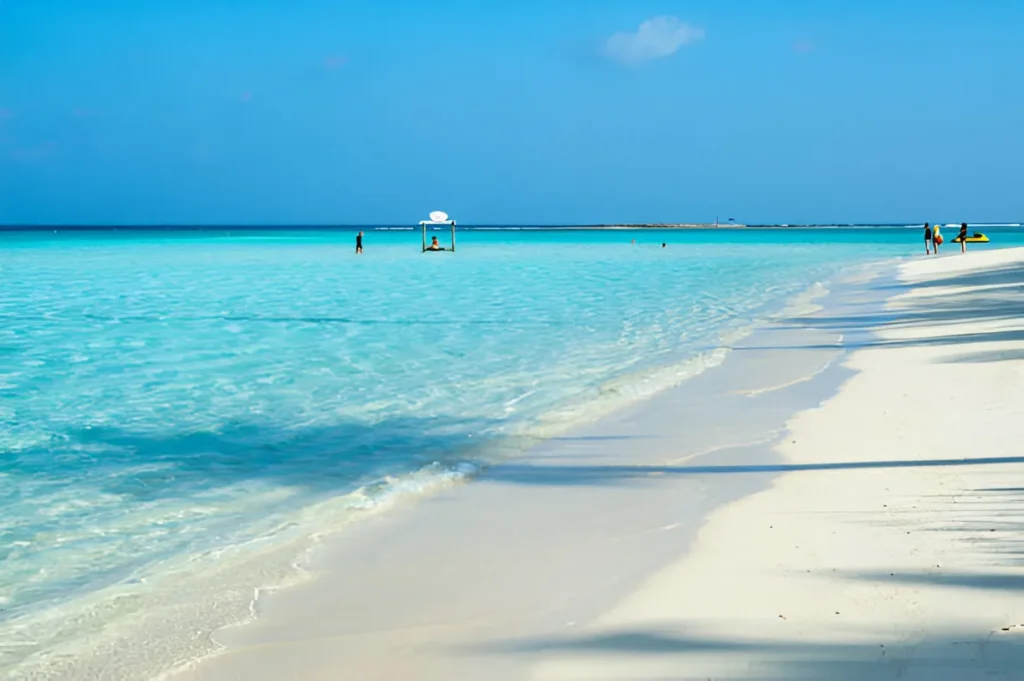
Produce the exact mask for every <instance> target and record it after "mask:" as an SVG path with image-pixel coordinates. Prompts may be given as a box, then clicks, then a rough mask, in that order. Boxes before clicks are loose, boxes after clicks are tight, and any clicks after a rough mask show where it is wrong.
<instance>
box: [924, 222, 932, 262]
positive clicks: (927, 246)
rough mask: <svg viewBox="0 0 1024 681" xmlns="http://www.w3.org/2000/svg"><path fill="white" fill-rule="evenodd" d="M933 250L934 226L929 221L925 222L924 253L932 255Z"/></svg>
mask: <svg viewBox="0 0 1024 681" xmlns="http://www.w3.org/2000/svg"><path fill="white" fill-rule="evenodd" d="M931 252H932V227H931V225H929V224H928V223H927V222H926V223H924V254H925V255H930V254H931Z"/></svg>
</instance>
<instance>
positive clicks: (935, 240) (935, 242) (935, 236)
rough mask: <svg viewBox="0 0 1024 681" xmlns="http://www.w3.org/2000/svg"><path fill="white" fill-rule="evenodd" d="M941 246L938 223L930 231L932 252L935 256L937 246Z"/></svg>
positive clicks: (940, 231)
mask: <svg viewBox="0 0 1024 681" xmlns="http://www.w3.org/2000/svg"><path fill="white" fill-rule="evenodd" d="M941 245H942V230H941V229H939V223H937V222H936V223H935V228H934V229H932V250H933V251H934V253H935V255H938V254H939V246H941Z"/></svg>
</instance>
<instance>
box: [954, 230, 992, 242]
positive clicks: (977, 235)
mask: <svg viewBox="0 0 1024 681" xmlns="http://www.w3.org/2000/svg"><path fill="white" fill-rule="evenodd" d="M960 241H961V239H960V237H956V238H954V239H953V243H955V244H958V243H960ZM963 241H966V242H967V243H969V244H987V243H988V237H987V236H985V235H984V234H982V233H981V232H975V233H974V234H973V235H971V236H969V237H967V238H966V239H964V240H963Z"/></svg>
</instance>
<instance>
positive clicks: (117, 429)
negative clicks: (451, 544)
mask: <svg viewBox="0 0 1024 681" xmlns="http://www.w3.org/2000/svg"><path fill="white" fill-rule="evenodd" d="M988 231H989V233H990V235H995V234H996V233H997V232H999V231H1000V230H988ZM1004 232H1005V233H1004V234H1002V236H1001V237H1000V239H999V243H1000V245H1009V244H1011V243H1013V244H1018V243H1019V244H1024V238H1022V237H1024V235H1021V234H1018V233H1017V232H1016V231H1015V230H1004ZM439 234H440V236H441V238H442V241H444V240H445V238H446V233H444V232H441V233H439ZM916 237H917V234H916V233H915V232H912V231H909V230H903V229H892V230H880V229H873V230H808V231H804V230H800V231H780V230H775V231H761V230H757V231H743V232H739V231H736V232H626V231H615V232H535V231H523V232H481V231H466V232H460V234H459V251H458V252H457V253H455V254H451V253H444V254H421V253H419V235H418V233H416V232H373V231H370V232H368V233H367V236H366V253H365V254H364V255H362V256H359V257H356V256H354V255H353V253H352V242H353V238H354V236H353V234H352V233H350V232H304V233H286V232H265V231H264V232H234V233H232V234H230V235H228V234H227V233H212V232H189V233H141V232H116V233H115V232H106V233H68V234H47V233H20V234H2V233H0V256H2V257H0V292H2V293H0V639H3V638H4V635H3V631H4V628H5V627H7V628H8V631H9V632H11V631H14V630H15V629H19V630H20V631H22V632H24V631H26V630H25V629H24V627H25V626H27V625H26V623H27V622H29V621H30V620H31V618H32V617H33V616H39V615H40V613H46V612H47V611H48V609H52V608H54V607H55V606H57V605H58V604H65V605H66V604H67V603H68V602H70V601H74V600H75V599H83V598H91V599H93V600H94V601H95V600H96V599H99V600H102V595H103V594H104V593H105V591H104V590H105V589H111V588H113V587H116V586H118V585H125V584H135V583H141V582H145V581H147V580H151V579H152V577H153V575H155V574H159V572H160V570H161V569H162V568H163V566H165V565H169V564H172V563H174V564H180V561H181V560H183V559H187V558H188V557H189V556H198V555H208V554H210V553H211V552H215V551H218V550H220V549H222V548H224V547H226V546H231V545H238V544H242V543H244V542H246V541H249V540H252V539H254V538H264V539H265V540H267V539H268V538H269V541H273V537H274V536H276V534H277V533H279V532H281V531H282V528H287V527H294V525H295V523H296V522H297V521H296V518H298V517H299V516H300V515H301V513H302V511H303V510H304V509H305V510H308V509H309V508H311V507H313V506H314V505H315V504H317V503H320V502H323V501H325V500H329V499H337V498H339V497H341V498H348V497H346V496H345V495H351V494H352V493H354V492H355V491H356V490H360V493H359V494H358V495H357V496H353V497H352V498H353V499H355V500H356V501H354V502H353V505H354V506H357V507H358V506H365V505H367V504H372V503H373V500H374V498H376V497H378V496H386V495H387V493H388V491H389V490H391V489H393V488H395V487H396V486H400V485H401V484H402V481H403V480H409V479H415V480H417V481H419V482H418V483H417V484H423V481H424V480H429V479H430V478H431V476H441V477H443V476H445V475H448V476H450V475H459V474H461V473H462V472H464V471H466V470H470V468H469V467H467V464H468V463H469V462H472V461H478V460H486V459H487V458H488V457H491V456H495V455H498V454H504V453H507V452H508V450H509V449H511V448H514V446H515V445H516V444H519V443H522V442H523V441H528V440H524V438H530V437H538V436H543V435H545V434H547V433H550V432H554V431H555V430H557V429H558V428H561V427H564V426H565V425H567V424H571V423H575V422H579V421H581V420H586V419H589V418H593V417H595V416H596V415H599V414H600V413H602V412H603V411H606V410H607V409H610V408H614V407H616V406H620V405H622V404H624V403H627V402H629V401H631V400H635V399H639V398H641V397H643V396H644V395H646V394H650V393H651V392H654V391H656V390H657V389H660V388H663V387H666V386H668V385H671V384H673V383H676V382H678V381H679V380H682V379H684V378H685V377H686V376H687V375H690V374H692V373H694V372H696V371H699V370H701V369H702V368H704V367H706V366H709V365H712V364H714V363H716V362H717V361H720V359H721V357H722V351H721V350H720V349H719V348H720V346H721V345H722V344H723V338H724V337H725V336H726V335H728V334H729V333H732V332H735V331H737V330H740V329H742V328H745V327H748V326H749V325H750V324H752V323H753V322H754V321H756V319H757V318H758V316H759V315H761V314H763V313H764V312H765V310H766V309H769V308H771V307H772V306H776V307H777V306H780V305H781V304H782V303H783V302H784V301H785V300H786V299H787V298H789V297H791V296H792V295H794V294H797V293H799V292H800V291H802V290H805V289H807V288H808V287H809V286H810V285H811V284H813V283H815V282H816V281H822V280H826V279H828V278H829V277H831V276H833V275H834V274H835V273H836V272H837V271H838V270H839V269H840V268H842V267H844V266H848V265H851V264H855V263H857V262H864V261H867V260H872V259H878V258H886V257H892V256H900V255H907V254H916V252H917V250H918V246H919V243H918V242H919V240H918V239H917V238H916ZM631 239H636V240H637V242H638V243H637V244H636V245H632V244H631V243H630V241H631ZM662 241H665V242H667V243H668V247H667V248H661V247H660V243H661V242H662ZM417 471H418V473H417ZM403 476H413V477H403ZM320 520H321V521H322V522H323V524H324V525H325V526H324V527H320V528H317V527H315V525H316V522H318V521H317V519H316V518H315V517H314V518H313V525H312V526H310V525H308V524H307V525H303V531H304V532H308V531H329V530H330V529H331V528H330V524H331V523H335V522H337V516H334V515H331V516H330V517H324V518H322V519H320ZM305 521H306V522H308V521H309V517H308V514H307V515H306V516H305ZM175 561H177V562H175ZM33 636H36V635H35V634H33ZM22 643H24V641H23V642H22ZM34 643H38V644H40V645H42V644H43V642H40V641H38V640H35V641H34ZM39 647H40V646H39V645H37V646H35V647H34V648H33V647H32V646H29V645H21V646H20V647H19V646H14V647H11V648H7V649H5V648H4V647H3V646H2V645H0V670H3V669H5V668H10V666H11V665H15V664H17V663H18V662H19V659H21V658H23V657H24V656H25V654H26V653H25V651H26V650H27V651H29V652H38V649H39Z"/></svg>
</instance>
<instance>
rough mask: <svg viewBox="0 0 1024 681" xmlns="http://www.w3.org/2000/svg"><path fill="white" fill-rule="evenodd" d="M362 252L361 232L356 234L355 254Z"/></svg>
mask: <svg viewBox="0 0 1024 681" xmlns="http://www.w3.org/2000/svg"><path fill="white" fill-rule="evenodd" d="M362 252H363V232H362V231H360V232H359V234H356V255H358V254H360V253H362Z"/></svg>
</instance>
